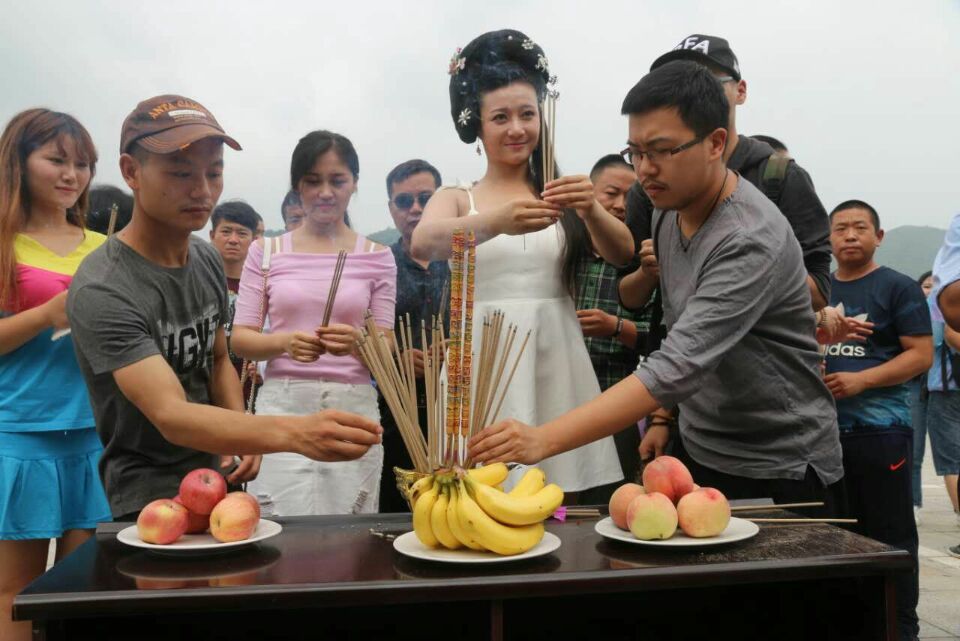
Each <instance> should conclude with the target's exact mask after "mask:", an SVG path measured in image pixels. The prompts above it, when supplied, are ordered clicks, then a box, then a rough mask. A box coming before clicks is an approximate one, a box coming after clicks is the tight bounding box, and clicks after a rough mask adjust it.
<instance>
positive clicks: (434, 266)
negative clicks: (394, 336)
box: [380, 159, 450, 512]
mask: <svg viewBox="0 0 960 641" xmlns="http://www.w3.org/2000/svg"><path fill="white" fill-rule="evenodd" d="M440 183H441V179H440V172H439V171H437V169H436V167H434V166H433V165H431V164H430V163H428V162H426V161H425V160H419V159H415V160H408V161H406V162H403V163H400V164H399V165H397V166H396V167H394V168H393V169H391V170H390V173H389V174H387V196H388V197H389V200H388V201H387V207H388V208H389V209H390V216H391V217H392V218H393V224H394V225H396V227H397V230H398V231H399V232H400V239H399V240H398V241H397V242H395V243H394V244H393V245H391V247H390V249H391V250H392V251H393V257H394V259H395V260H396V261H397V308H396V312H397V318H404V319H407V320H409V322H410V328H411V330H412V332H411V333H412V334H413V348H412V349H411V350H410V351H411V353H412V355H413V364H414V369H415V370H416V374H417V377H418V378H421V379H422V378H423V346H422V345H421V344H420V321H421V320H422V321H423V322H424V323H425V324H426V326H427V329H428V332H429V328H430V323H431V320H432V317H433V316H434V315H436V314H440V313H443V315H444V332H446V331H447V325H448V323H447V320H446V319H447V318H449V312H448V311H447V309H443V310H441V306H443V307H447V308H449V306H448V305H444V304H443V301H444V294H443V292H444V290H445V289H446V288H447V285H448V283H449V280H450V269H449V267H448V266H447V262H446V261H444V260H438V261H434V262H426V261H422V260H417V259H416V258H414V257H413V256H411V255H410V238H411V237H412V236H413V230H414V229H416V227H417V225H418V224H419V223H420V217H421V216H423V210H424V208H425V207H426V206H427V202H429V200H430V197H431V196H433V194H434V192H436V191H437V189H439V188H440ZM394 329H395V330H399V327H396V328H394ZM417 399H418V405H419V406H420V412H421V418H420V424H421V425H426V424H427V423H426V396H425V392H424V388H423V386H422V385H419V384H418V385H417ZM380 416H381V417H383V418H382V424H383V429H384V440H383V452H384V454H383V456H384V458H383V473H382V476H381V483H380V511H381V512H405V511H407V510H409V509H410V508H409V506H408V505H407V502H406V499H404V498H403V497H402V496H400V492H399V491H398V490H397V484H396V482H395V480H394V474H393V467H394V466H398V467H402V468H406V469H409V468H410V466H411V465H412V464H411V461H410V457H409V455H408V454H407V450H406V448H405V447H404V445H403V441H402V439H401V438H400V432H399V430H398V429H397V427H396V424H395V422H394V420H393V416H392V415H391V414H390V410H389V408H388V407H387V405H386V403H385V402H384V401H383V398H382V397H381V399H380Z"/></svg>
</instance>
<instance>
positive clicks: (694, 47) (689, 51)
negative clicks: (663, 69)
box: [650, 33, 740, 81]
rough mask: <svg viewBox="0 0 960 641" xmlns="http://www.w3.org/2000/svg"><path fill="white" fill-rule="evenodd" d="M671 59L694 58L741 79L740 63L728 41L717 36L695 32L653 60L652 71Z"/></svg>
mask: <svg viewBox="0 0 960 641" xmlns="http://www.w3.org/2000/svg"><path fill="white" fill-rule="evenodd" d="M671 60H693V61H694V62H699V63H701V64H709V65H713V66H714V67H719V68H720V69H723V70H724V71H726V72H727V73H729V74H730V75H731V76H733V78H734V80H737V81H739V80H740V63H739V62H737V56H736V55H735V54H734V53H733V50H732V49H731V48H730V43H728V42H727V41H726V40H724V39H723V38H718V37H717V36H706V35H703V34H701V33H695V34H693V35H692V36H687V37H686V38H684V39H683V40H681V41H680V44H678V45H677V46H676V47H674V48H673V51H668V52H667V53H665V54H663V55H662V56H660V57H659V58H657V59H656V60H654V61H653V64H652V65H650V71H653V70H654V69H656V68H657V67H659V66H661V65H664V64H666V63H668V62H670V61H671Z"/></svg>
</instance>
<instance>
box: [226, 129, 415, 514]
mask: <svg viewBox="0 0 960 641" xmlns="http://www.w3.org/2000/svg"><path fill="white" fill-rule="evenodd" d="M359 176H360V161H359V159H358V158H357V152H356V150H355V149H354V147H353V144H352V143H351V142H350V141H349V140H348V139H347V138H345V137H344V136H341V135H339V134H335V133H331V132H328V131H314V132H311V133H309V134H307V135H306V136H304V137H303V138H301V139H300V142H299V143H298V144H297V147H296V149H294V151H293V159H292V161H291V165H290V182H291V186H292V188H293V189H294V190H295V191H296V192H297V193H299V195H300V199H301V201H302V202H303V211H304V218H303V224H302V225H301V226H300V227H298V228H297V229H295V230H293V231H291V232H289V233H287V234H284V235H283V236H280V237H279V238H263V239H261V240H259V241H258V242H257V243H256V244H254V245H251V247H250V252H249V253H248V255H247V260H246V263H245V264H244V267H243V274H242V276H241V279H240V294H239V297H238V299H237V306H236V315H235V318H234V326H233V334H232V336H231V347H232V348H233V351H234V352H235V353H236V354H237V355H239V356H242V357H244V358H247V359H250V360H254V361H261V360H265V361H267V368H266V374H265V376H264V384H263V387H262V388H261V389H260V392H259V396H258V397H257V410H258V412H262V413H264V414H279V415H302V414H310V413H313V412H317V411H319V410H322V409H330V408H332V409H343V410H349V411H351V412H355V413H357V414H361V415H363V416H366V417H367V418H371V419H374V420H377V421H379V420H380V413H379V411H378V409H377V393H376V391H375V390H374V388H373V386H372V385H371V383H370V372H369V371H368V370H367V368H366V366H365V365H364V364H363V362H362V361H361V360H360V358H359V357H358V354H357V350H356V339H357V338H358V337H359V335H360V330H359V328H360V327H361V326H362V325H363V323H364V314H365V313H366V312H367V310H370V312H371V313H372V314H373V318H374V320H375V322H376V325H377V327H379V328H381V329H382V330H383V331H389V330H391V329H392V328H393V321H394V319H393V315H394V305H395V302H394V301H395V297H396V281H397V267H396V263H395V262H394V258H393V253H392V252H391V251H390V249H389V248H388V247H383V246H381V245H378V244H376V243H374V242H372V241H370V240H368V239H366V238H364V237H363V236H361V235H360V234H358V233H356V232H355V231H353V230H352V229H351V228H350V226H349V218H348V215H347V206H348V205H349V204H350V199H351V198H352V197H353V194H354V193H355V192H356V190H357V179H358V178H359ZM266 243H270V246H269V247H266V246H265V244H266ZM265 251H269V254H270V256H269V261H268V264H267V261H265V260H264V254H265ZM341 252H345V259H344V260H342V263H341V264H339V265H338V263H340V262H341V259H339V258H338V255H339V254H340V253H341ZM265 267H266V269H265ZM265 273H266V278H264V275H265ZM332 281H336V282H337V284H336V285H335V287H336V289H335V296H334V298H332V299H330V295H331V292H332V287H331V284H332ZM264 285H266V287H264ZM326 315H329V322H327V323H324V317H325V316H326ZM265 316H269V318H270V330H269V332H268V333H261V332H260V328H261V326H262V323H263V319H264V317H265ZM382 464H383V447H382V446H381V445H375V446H373V447H371V448H370V451H368V452H367V453H366V454H365V455H364V456H363V457H362V458H360V459H359V460H357V461H351V462H349V463H323V462H319V461H313V460H310V459H308V458H306V457H303V456H300V455H297V454H290V453H281V454H268V455H265V456H264V457H263V463H262V465H261V467H260V474H259V476H258V477H257V479H256V481H253V482H252V483H250V484H249V487H248V489H249V491H251V492H253V493H254V494H256V496H257V498H258V499H259V500H260V503H261V507H262V509H263V511H264V512H265V513H266V514H273V515H276V516H294V515H301V514H351V513H368V512H376V511H377V507H378V500H379V488H380V470H381V467H382Z"/></svg>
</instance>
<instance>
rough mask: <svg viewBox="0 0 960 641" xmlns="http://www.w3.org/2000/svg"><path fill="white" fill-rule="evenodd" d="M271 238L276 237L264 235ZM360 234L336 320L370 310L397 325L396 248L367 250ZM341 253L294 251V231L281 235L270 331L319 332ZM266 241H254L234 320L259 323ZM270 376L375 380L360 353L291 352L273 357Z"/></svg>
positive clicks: (271, 282)
mask: <svg viewBox="0 0 960 641" xmlns="http://www.w3.org/2000/svg"><path fill="white" fill-rule="evenodd" d="M264 240H265V241H266V242H271V241H272V239H270V238H266V239H264ZM365 240H366V239H365V238H364V237H362V236H359V235H358V237H357V244H356V246H355V247H354V249H353V253H350V254H347V260H346V263H345V264H344V268H343V274H342V276H341V277H340V286H339V289H338V290H337V295H336V299H335V300H334V303H333V313H332V315H331V317H330V324H337V323H343V324H346V325H352V326H354V327H361V326H362V325H363V315H364V312H366V310H368V309H369V310H370V312H371V313H372V314H373V318H374V320H375V321H376V323H377V326H378V327H393V323H394V318H393V316H394V307H395V306H396V298H397V265H396V262H395V261H394V258H393V252H391V251H390V249H389V248H388V249H383V250H380V251H373V252H364V251H363V247H364V242H365ZM336 263H337V255H336V254H309V253H302V252H294V251H293V250H292V242H291V239H290V234H284V235H283V236H282V237H281V250H280V252H279V253H277V252H274V253H273V255H272V256H271V259H270V273H269V275H268V277H267V305H266V310H267V311H266V315H267V317H269V319H270V323H269V325H270V329H269V331H270V332H274V333H277V332H296V331H300V332H313V331H314V330H316V328H317V327H319V326H320V323H321V322H322V321H323V310H324V307H325V306H326V303H327V295H328V294H329V292H330V281H331V279H332V278H333V270H334V267H335V265H336ZM262 264H263V247H261V246H260V245H258V244H257V243H254V244H252V245H250V251H249V252H248V254H247V260H246V262H245V263H244V265H243V275H242V276H241V278H240V294H239V297H238V298H237V305H236V311H235V312H234V317H233V323H234V324H235V325H248V326H251V327H257V325H258V322H259V320H260V319H259V314H260V300H261V297H262V295H263V270H262V268H261V266H262ZM266 378H268V379H270V378H297V379H311V380H316V379H321V380H325V381H333V382H337V383H352V384H367V383H370V372H369V370H367V368H366V367H365V366H364V365H363V363H362V362H361V361H360V360H359V359H358V358H357V357H356V356H352V355H351V356H333V355H330V354H323V355H321V356H320V358H318V359H317V360H316V361H314V362H312V363H298V362H297V361H294V360H293V359H292V358H290V356H288V355H287V354H282V355H280V356H277V357H275V358H272V359H270V361H269V362H268V363H267V370H266Z"/></svg>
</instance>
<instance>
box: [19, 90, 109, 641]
mask: <svg viewBox="0 0 960 641" xmlns="http://www.w3.org/2000/svg"><path fill="white" fill-rule="evenodd" d="M96 161H97V152H96V149H95V148H94V146H93V141H92V140H91V139H90V134H88V133H87V130H86V129H84V128H83V126H82V125H81V124H80V123H79V122H77V121H76V120H75V119H74V118H73V117H71V116H69V115H67V114H62V113H57V112H53V111H50V110H48V109H30V110H27V111H24V112H23V113H20V114H18V115H16V116H14V118H13V119H12V120H11V121H10V123H9V124H8V125H7V127H6V129H5V130H4V132H3V135H2V137H0V639H5V640H6V639H29V638H30V624H29V622H23V623H14V622H12V621H11V619H10V610H11V604H12V602H13V597H14V596H16V594H17V593H18V592H20V591H21V590H22V589H23V588H24V587H25V586H26V585H27V584H28V583H29V582H30V581H32V580H33V579H35V578H36V577H37V576H39V575H40V574H42V573H43V571H44V568H45V567H46V560H47V548H48V545H49V540H50V539H57V560H59V559H61V558H63V557H64V556H66V555H67V554H68V553H70V552H71V551H73V550H74V549H75V548H76V547H77V546H79V545H80V544H81V543H83V542H84V541H86V540H87V539H88V538H89V537H90V536H91V535H92V533H93V528H95V527H96V524H97V523H98V522H100V521H109V520H110V508H109V506H108V504H107V500H106V496H105V495H104V491H103V486H102V484H101V482H100V476H99V474H98V473H97V463H98V461H99V458H100V452H101V450H102V447H101V445H100V440H99V439H98V438H97V432H96V428H95V426H94V420H93V412H92V411H91V409H90V403H89V400H88V397H87V389H86V386H85V385H84V383H83V378H82V377H81V374H80V369H79V367H78V366H77V359H76V356H75V355H74V352H73V343H72V341H71V339H70V337H69V335H67V336H65V337H59V336H57V335H55V334H54V332H55V330H62V329H66V328H67V316H66V310H65V303H66V298H67V288H68V287H69V285H70V280H71V279H72V277H73V274H74V272H75V271H76V269H77V267H78V266H79V265H80V262H81V261H82V260H83V259H84V258H85V257H86V256H87V255H88V254H89V253H90V252H92V251H93V250H95V249H96V248H97V247H99V246H100V245H101V244H102V243H103V241H104V240H105V237H104V236H103V235H101V234H97V233H95V232H92V231H89V230H86V229H84V214H85V212H86V209H87V191H88V187H89V185H90V180H91V178H92V177H93V174H94V167H95V163H96Z"/></svg>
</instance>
